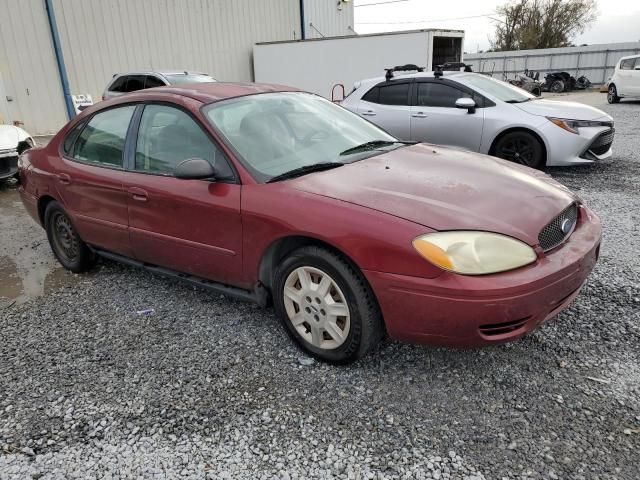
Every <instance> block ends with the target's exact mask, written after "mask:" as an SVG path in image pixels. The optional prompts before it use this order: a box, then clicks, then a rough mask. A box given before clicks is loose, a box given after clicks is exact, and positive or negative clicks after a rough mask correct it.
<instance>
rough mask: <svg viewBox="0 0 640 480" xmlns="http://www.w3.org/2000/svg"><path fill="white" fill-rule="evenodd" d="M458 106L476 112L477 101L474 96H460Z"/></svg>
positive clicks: (457, 101)
mask: <svg viewBox="0 0 640 480" xmlns="http://www.w3.org/2000/svg"><path fill="white" fill-rule="evenodd" d="M456 108H466V109H467V111H468V112H469V113H476V102H475V101H474V100H473V98H466V97H463V98H459V99H458V100H456Z"/></svg>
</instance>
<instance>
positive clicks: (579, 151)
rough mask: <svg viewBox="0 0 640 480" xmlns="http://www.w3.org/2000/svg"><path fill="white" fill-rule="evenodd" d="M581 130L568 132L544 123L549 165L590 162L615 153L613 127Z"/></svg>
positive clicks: (543, 131) (543, 129)
mask: <svg viewBox="0 0 640 480" xmlns="http://www.w3.org/2000/svg"><path fill="white" fill-rule="evenodd" d="M602 120H603V121H606V120H607V119H602ZM579 132H580V133H578V134H576V133H571V132H567V131H566V130H563V129H562V128H560V127H558V126H557V125H554V124H553V123H551V122H549V123H548V124H546V125H544V127H543V128H542V132H541V133H542V134H543V136H544V137H545V140H546V144H547V166H567V165H577V164H590V163H593V162H595V161H599V160H604V159H606V158H609V157H611V155H613V150H612V148H611V146H612V144H613V137H614V133H615V130H614V128H613V127H606V126H602V127H587V128H580V129H579Z"/></svg>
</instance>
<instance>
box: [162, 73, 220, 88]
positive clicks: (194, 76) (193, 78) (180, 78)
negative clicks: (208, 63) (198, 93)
mask: <svg viewBox="0 0 640 480" xmlns="http://www.w3.org/2000/svg"><path fill="white" fill-rule="evenodd" d="M164 77H165V78H166V79H167V80H168V81H169V83H170V84H171V85H180V84H181V83H209V82H216V81H217V80H216V79H215V78H213V77H211V76H209V75H203V74H200V73H174V74H164Z"/></svg>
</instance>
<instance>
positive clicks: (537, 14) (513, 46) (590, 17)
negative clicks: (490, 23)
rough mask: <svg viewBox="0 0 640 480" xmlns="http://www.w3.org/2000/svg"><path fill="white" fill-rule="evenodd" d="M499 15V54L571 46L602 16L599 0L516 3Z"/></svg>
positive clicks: (524, 0)
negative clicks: (599, 12) (574, 40)
mask: <svg viewBox="0 0 640 480" xmlns="http://www.w3.org/2000/svg"><path fill="white" fill-rule="evenodd" d="M497 13H498V15H499V16H501V17H502V18H503V20H498V19H493V20H494V22H495V23H496V31H495V34H494V37H493V39H492V41H491V48H492V50H495V51H504V50H524V49H529V48H555V47H568V46H571V45H572V43H571V40H572V39H573V38H575V36H576V35H578V34H580V33H582V32H584V31H585V29H586V28H587V27H588V26H589V25H590V24H591V23H592V22H593V21H594V20H595V19H596V17H597V15H598V13H597V9H596V0H516V1H511V2H509V3H507V4H505V5H503V6H501V7H498V9H497Z"/></svg>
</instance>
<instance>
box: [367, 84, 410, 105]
mask: <svg viewBox="0 0 640 480" xmlns="http://www.w3.org/2000/svg"><path fill="white" fill-rule="evenodd" d="M362 100H364V101H365V102H372V103H379V104H382V105H409V84H408V83H395V84H390V85H378V86H375V87H373V88H372V89H371V90H369V91H368V92H367V93H366V94H365V95H364V96H363V97H362Z"/></svg>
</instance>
